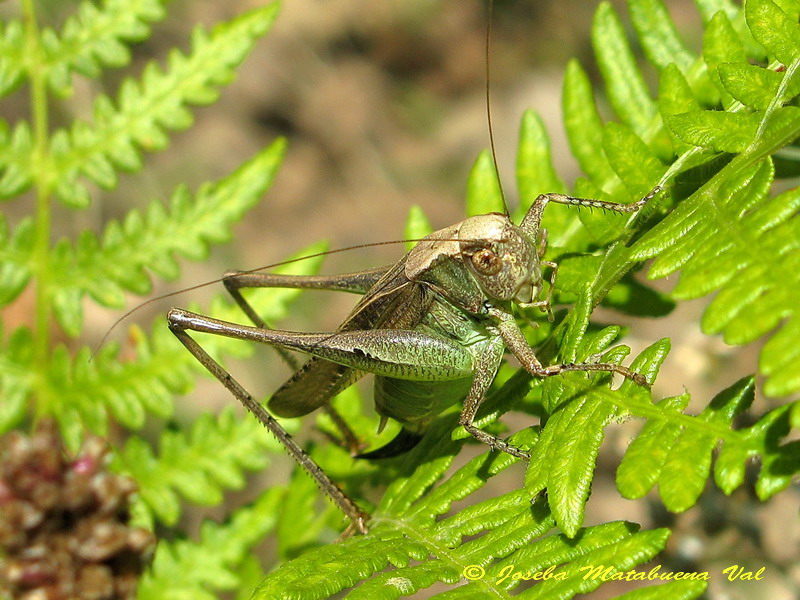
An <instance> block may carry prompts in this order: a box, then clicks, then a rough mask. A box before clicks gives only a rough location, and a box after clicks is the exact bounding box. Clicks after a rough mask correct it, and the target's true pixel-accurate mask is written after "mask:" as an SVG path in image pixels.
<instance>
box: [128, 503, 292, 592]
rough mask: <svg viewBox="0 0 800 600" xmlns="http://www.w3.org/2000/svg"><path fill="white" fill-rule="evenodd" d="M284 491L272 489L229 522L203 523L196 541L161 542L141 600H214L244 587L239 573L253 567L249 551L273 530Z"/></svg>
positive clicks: (145, 582) (146, 577) (142, 582)
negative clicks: (219, 594)
mask: <svg viewBox="0 0 800 600" xmlns="http://www.w3.org/2000/svg"><path fill="white" fill-rule="evenodd" d="M283 495H284V493H283V490H282V489H281V488H272V489H270V490H269V491H267V492H266V493H264V494H263V495H262V496H261V497H260V498H259V499H258V500H256V501H255V502H254V503H253V504H252V505H251V506H249V507H246V508H242V509H239V510H238V511H236V514H235V515H234V516H233V518H232V519H231V520H230V522H229V523H225V524H218V523H214V522H212V521H206V522H205V523H203V525H202V527H201V529H200V540H199V541H198V542H196V543H193V542H192V541H190V540H176V541H166V540H162V541H161V542H160V543H159V545H158V548H157V549H156V555H155V559H154V561H153V566H152V568H151V569H150V571H148V572H147V574H146V575H145V576H144V578H143V579H142V580H141V582H140V583H139V589H138V594H137V597H138V598H140V599H141V600H160V599H163V600H174V599H175V598H192V599H193V600H195V599H196V600H206V599H207V600H215V599H216V598H217V594H216V593H215V592H219V591H223V590H232V589H236V588H237V587H239V586H240V585H241V583H242V576H241V571H240V569H241V568H242V566H243V565H245V564H248V565H249V566H250V567H251V568H252V561H251V560H250V557H249V554H250V551H251V549H252V548H253V547H254V546H255V545H256V544H258V543H259V542H260V541H261V539H262V538H263V537H264V536H265V535H266V534H267V533H269V531H270V530H271V529H272V528H273V527H274V526H275V521H276V515H277V514H278V507H279V506H280V503H281V502H282V500H283Z"/></svg>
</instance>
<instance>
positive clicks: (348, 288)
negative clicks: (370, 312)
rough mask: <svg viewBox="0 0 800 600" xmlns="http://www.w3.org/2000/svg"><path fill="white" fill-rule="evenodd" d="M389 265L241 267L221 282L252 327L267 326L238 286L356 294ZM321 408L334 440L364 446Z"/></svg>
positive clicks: (357, 448)
mask: <svg viewBox="0 0 800 600" xmlns="http://www.w3.org/2000/svg"><path fill="white" fill-rule="evenodd" d="M388 268H389V267H379V268H377V269H371V270H367V271H359V272H357V273H346V274H340V275H279V274H274V273H249V272H246V271H244V272H242V271H230V272H228V273H226V274H225V276H224V278H223V283H224V285H225V289H226V290H227V291H228V293H229V294H230V295H231V297H232V298H233V299H234V301H235V302H236V304H237V305H238V306H239V308H241V309H242V311H243V312H244V313H245V314H246V315H247V316H248V318H249V319H250V320H251V321H252V322H253V324H254V325H255V326H256V327H260V328H262V329H268V328H269V326H268V325H267V323H266V322H265V321H264V320H263V319H262V318H261V316H260V315H259V314H258V313H257V312H256V311H255V309H254V308H253V307H252V305H251V304H250V303H249V302H248V301H247V300H246V299H245V297H244V296H243V295H242V293H241V291H240V290H242V289H246V288H273V287H284V288H300V289H316V290H329V291H343V292H351V293H356V294H363V293H365V292H366V291H367V290H369V288H370V287H372V286H373V285H374V284H375V282H376V281H378V279H380V278H381V277H382V276H383V275H384V273H386V271H387V270H388ZM274 348H275V351H276V352H277V353H278V354H279V355H280V356H281V358H282V359H283V360H284V362H285V363H286V364H287V365H289V368H291V369H292V370H293V371H297V370H298V369H300V367H301V366H302V364H301V363H300V361H298V360H297V358H296V357H295V356H294V355H293V354H292V353H291V352H289V351H287V350H284V349H283V348H278V347H274ZM322 410H323V411H324V412H325V413H326V414H327V415H328V417H330V419H331V421H332V422H333V424H334V426H335V427H336V429H338V430H339V433H340V434H341V436H342V439H341V440H337V439H334V441H335V442H336V443H338V444H340V445H342V446H343V447H344V448H345V449H346V450H347V451H348V452H349V453H350V454H351V455H353V456H355V455H357V454H358V453H359V452H361V451H362V450H363V449H364V444H363V442H361V441H360V440H359V439H358V436H356V434H355V433H354V432H353V430H352V429H350V427H349V426H348V424H347V422H346V421H345V420H344V418H343V417H342V416H341V415H340V414H339V413H338V412H337V411H336V409H334V408H333V407H332V406H331V405H330V404H328V403H325V404H324V405H323V406H322Z"/></svg>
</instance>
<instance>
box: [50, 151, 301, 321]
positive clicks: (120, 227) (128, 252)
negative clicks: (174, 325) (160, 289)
mask: <svg viewBox="0 0 800 600" xmlns="http://www.w3.org/2000/svg"><path fill="white" fill-rule="evenodd" d="M285 146H286V144H285V142H284V141H282V140H279V141H277V142H275V143H273V144H272V145H271V146H269V147H268V148H266V149H264V150H263V151H262V152H260V153H259V154H257V155H256V156H255V157H253V158H252V159H250V160H249V161H247V162H246V163H244V164H243V165H242V166H241V167H239V169H237V170H236V171H235V172H234V173H232V174H230V175H228V176H227V177H225V178H223V179H221V180H220V181H218V182H215V183H214V184H207V185H204V186H203V187H202V188H200V189H199V190H198V191H197V193H196V194H194V196H192V195H190V194H189V192H188V191H187V190H186V188H185V187H180V188H178V189H177V190H176V191H175V193H174V194H173V196H172V199H171V201H170V207H169V209H165V208H164V205H163V204H162V203H161V202H159V201H154V202H152V203H151V204H150V206H149V207H148V209H147V211H146V212H145V213H144V214H142V213H139V212H138V211H135V210H134V211H131V212H129V213H128V215H127V217H126V219H125V222H124V223H123V224H120V223H117V222H116V221H112V222H111V223H109V225H108V226H107V227H106V230H105V232H104V233H103V235H102V241H101V240H100V239H98V238H97V237H95V235H94V234H93V233H92V232H90V231H85V232H84V233H83V235H82V236H81V237H80V238H79V240H78V242H77V244H76V245H75V246H74V247H72V246H70V244H69V243H68V242H67V241H62V242H61V243H60V244H59V245H57V246H56V248H55V249H54V258H53V260H52V262H51V270H52V278H53V287H54V298H53V302H54V307H55V312H56V316H57V317H58V320H59V322H60V323H61V325H62V327H64V330H65V331H66V332H67V333H69V334H70V335H77V334H78V332H80V330H81V326H82V320H83V318H82V310H81V307H82V300H83V297H84V296H85V295H87V294H88V295H89V296H91V297H92V298H93V299H94V300H95V301H96V302H97V303H98V304H101V305H103V306H112V307H121V306H123V304H124V300H125V294H124V292H125V291H132V292H135V293H137V294H142V295H143V294H147V293H148V292H149V291H150V289H151V285H150V277H149V275H148V273H147V270H150V271H153V272H154V273H156V274H157V275H159V276H160V277H162V278H164V279H174V278H175V277H177V275H178V264H177V262H176V261H175V255H176V254H180V255H182V256H185V257H187V258H191V259H193V260H202V259H203V258H205V257H206V256H207V254H208V247H209V246H210V244H212V243H213V244H219V243H222V242H226V241H228V240H229V239H230V236H231V227H232V226H233V225H234V224H235V223H236V222H238V221H239V220H240V219H241V218H242V216H243V215H244V213H245V212H246V211H247V210H249V209H250V208H251V207H253V206H254V205H255V204H256V203H257V202H258V201H259V200H260V199H261V197H262V195H263V194H264V192H265V191H266V190H267V188H268V187H269V186H270V184H271V183H272V180H273V177H274V175H275V172H276V171H277V168H278V166H279V164H280V161H281V159H282V157H283V153H284V150H285Z"/></svg>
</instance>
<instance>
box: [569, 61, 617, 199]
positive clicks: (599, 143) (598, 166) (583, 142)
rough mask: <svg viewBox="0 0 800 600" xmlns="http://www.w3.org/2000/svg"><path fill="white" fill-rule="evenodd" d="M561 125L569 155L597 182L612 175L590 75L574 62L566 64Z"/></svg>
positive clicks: (608, 178)
mask: <svg viewBox="0 0 800 600" xmlns="http://www.w3.org/2000/svg"><path fill="white" fill-rule="evenodd" d="M562 105H563V112H564V127H565V129H566V131H567V140H568V141H569V146H570V149H571V150H572V154H573V155H574V156H575V158H576V159H578V163H579V164H580V166H581V169H582V170H583V172H584V173H586V174H587V175H588V176H589V177H590V178H591V179H592V180H593V181H594V182H595V183H596V184H597V185H599V184H600V183H601V182H604V181H608V180H611V179H613V178H614V177H615V175H614V171H613V170H612V169H611V165H609V164H608V160H607V159H606V156H605V154H604V153H603V152H601V149H602V147H603V123H602V121H601V120H600V115H599V114H598V113H597V108H596V106H595V102H594V94H593V92H592V86H591V83H590V81H589V77H588V76H587V75H586V72H585V71H584V70H583V69H582V68H581V67H580V65H579V64H578V63H577V61H575V60H572V61H570V62H569V63H568V64H567V71H566V73H565V75H564V89H563V92H562Z"/></svg>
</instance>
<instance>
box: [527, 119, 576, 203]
mask: <svg viewBox="0 0 800 600" xmlns="http://www.w3.org/2000/svg"><path fill="white" fill-rule="evenodd" d="M516 170H517V187H518V189H519V195H520V213H522V214H520V215H518V216H519V217H520V218H521V217H522V215H523V214H524V213H526V212H527V211H528V209H529V208H530V206H531V204H533V201H534V200H535V199H536V198H537V196H539V194H547V193H553V192H555V193H559V194H564V193H566V192H567V188H566V186H565V185H564V182H563V181H562V180H561V178H559V176H558V174H557V173H556V171H555V169H554V167H553V157H552V155H551V151H550V139H549V138H548V137H547V131H546V130H545V128H544V123H543V122H542V119H541V117H540V116H539V115H537V114H536V113H535V112H533V111H531V110H528V111H525V113H524V114H523V115H522V123H521V124H520V128H519V150H518V152H517V169H516Z"/></svg>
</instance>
